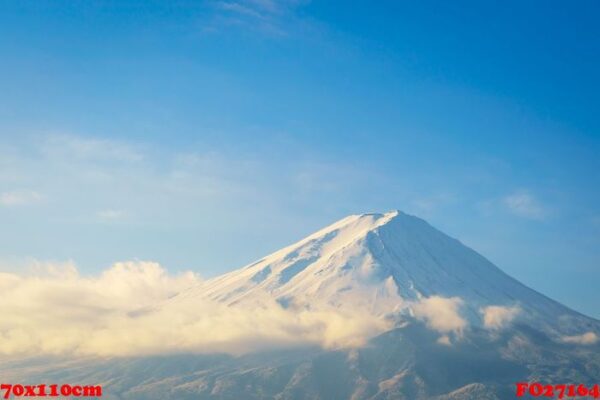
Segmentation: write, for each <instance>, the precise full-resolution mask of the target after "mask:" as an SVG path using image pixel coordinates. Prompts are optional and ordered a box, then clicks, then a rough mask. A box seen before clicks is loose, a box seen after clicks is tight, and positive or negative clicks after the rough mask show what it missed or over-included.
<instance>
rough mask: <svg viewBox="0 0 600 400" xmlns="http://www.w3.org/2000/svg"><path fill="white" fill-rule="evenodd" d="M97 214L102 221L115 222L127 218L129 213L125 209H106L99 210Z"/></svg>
mask: <svg viewBox="0 0 600 400" xmlns="http://www.w3.org/2000/svg"><path fill="white" fill-rule="evenodd" d="M97 216H98V218H99V219H100V220H102V221H106V222H114V221H119V220H122V219H123V218H125V217H126V216H127V213H126V212H125V211H123V210H113V209H106V210H101V211H98V213H97Z"/></svg>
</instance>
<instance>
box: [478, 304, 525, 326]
mask: <svg viewBox="0 0 600 400" xmlns="http://www.w3.org/2000/svg"><path fill="white" fill-rule="evenodd" d="M480 312H481V314H482V315H483V326H484V327H486V328H487V329H494V330H495V329H502V328H504V327H505V326H507V325H508V324H510V323H511V322H512V321H513V320H514V319H515V317H516V316H517V315H518V314H519V313H520V312H521V309H520V308H519V307H518V306H512V307H504V306H488V307H484V308H482V309H481V310H480Z"/></svg>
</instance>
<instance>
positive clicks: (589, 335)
mask: <svg viewBox="0 0 600 400" xmlns="http://www.w3.org/2000/svg"><path fill="white" fill-rule="evenodd" d="M598 340H600V339H599V338H598V335H596V334H595V333H594V332H586V333H584V334H581V335H573V336H563V337H562V341H563V342H565V343H571V344H581V345H592V344H595V343H597V342H598Z"/></svg>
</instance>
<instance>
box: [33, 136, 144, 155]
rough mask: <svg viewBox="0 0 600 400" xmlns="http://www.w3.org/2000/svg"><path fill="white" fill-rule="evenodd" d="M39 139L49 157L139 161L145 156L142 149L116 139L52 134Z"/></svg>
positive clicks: (44, 152)
mask: <svg viewBox="0 0 600 400" xmlns="http://www.w3.org/2000/svg"><path fill="white" fill-rule="evenodd" d="M38 140H39V143H40V144H39V148H40V150H41V151H42V153H43V154H45V155H46V156H48V157H54V158H56V157H60V158H66V159H78V160H87V161H120V162H137V161H141V160H143V158H144V155H143V152H142V151H141V149H139V148H137V147H136V146H134V145H133V144H130V143H126V142H123V141H119V140H114V139H99V138H95V137H84V136H76V135H66V134H50V135H44V136H41V137H39V138H38Z"/></svg>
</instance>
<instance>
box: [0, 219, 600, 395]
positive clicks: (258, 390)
mask: <svg viewBox="0 0 600 400" xmlns="http://www.w3.org/2000/svg"><path fill="white" fill-rule="evenodd" d="M206 302H209V303H210V304H215V305H218V306H219V307H223V310H228V309H234V310H242V312H244V313H246V314H248V315H251V316H253V315H258V312H257V310H265V309H272V308H273V307H274V305H275V307H276V308H277V309H279V310H281V313H279V312H278V313H277V314H275V315H276V317H277V318H280V317H281V318H283V316H287V315H292V316H305V315H313V314H315V315H319V316H323V315H324V316H325V317H324V318H325V321H323V320H322V319H318V320H316V322H314V321H312V320H311V325H309V326H311V327H313V326H316V327H320V328H323V326H325V328H323V329H325V330H326V331H327V333H328V334H330V335H329V336H328V337H330V336H331V332H330V331H329V330H327V329H329V328H330V327H327V319H328V318H336V317H337V316H338V315H345V316H356V315H362V316H368V317H369V318H372V319H374V320H376V321H384V322H385V324H384V325H381V324H379V325H377V329H371V330H367V331H366V332H368V333H369V334H368V335H367V336H366V338H365V340H364V341H362V342H361V341H354V342H353V341H349V342H348V341H347V340H346V339H348V337H350V339H352V338H355V337H357V336H359V335H362V334H363V333H364V332H363V331H362V330H356V331H354V330H352V329H353V327H354V325H356V324H358V323H357V322H356V320H353V319H352V320H344V319H342V320H341V321H342V322H340V323H338V325H339V326H337V327H336V329H337V331H335V332H334V333H336V334H338V333H339V332H338V331H343V332H349V333H348V334H347V335H346V336H341V337H342V339H344V340H346V341H339V340H338V341H336V340H329V341H328V342H327V341H326V342H324V343H322V342H320V341H319V340H314V341H310V340H309V341H307V342H306V343H303V344H298V343H294V344H293V345H290V346H288V347H286V346H281V345H278V346H274V348H272V349H268V348H265V347H264V346H263V347H261V350H260V351H255V352H242V353H240V354H238V355H228V354H193V353H190V354H177V355H156V356H145V357H141V356H138V357H103V358H100V357H92V358H89V357H88V358H77V357H64V356H63V357H52V358H50V359H48V358H36V359H26V360H11V361H7V362H0V375H1V376H3V377H4V379H6V380H12V381H15V382H16V381H22V382H32V383H40V382H50V381H52V382H54V381H64V382H75V383H78V382H82V383H96V384H98V383H101V384H103V385H104V387H105V393H106V394H105V396H104V397H105V398H108V399H111V398H114V399H280V400H284V399H290V400H291V399H353V400H359V399H371V400H377V399H411V400H419V399H434V400H451V399H452V400H460V399H463V400H467V399H512V398H515V383H516V382H521V381H541V382H544V383H553V384H559V383H574V384H587V385H592V384H595V383H598V382H599V381H600V344H599V343H598V337H599V336H600V322H599V321H597V320H594V319H592V318H589V317H586V316H584V315H581V314H579V313H577V312H575V311H573V310H570V309H569V308H567V307H565V306H563V305H561V304H559V303H557V302H555V301H553V300H551V299H549V298H547V297H545V296H543V295H542V294H540V293H537V292H536V291H534V290H532V289H530V288H528V287H526V286H524V285H523V284H521V283H519V282H518V281H516V280H515V279H513V278H511V277H510V276H508V275H507V274H505V273H504V272H502V271H501V270H500V269H499V268H497V267H496V266H494V265H493V264H492V263H491V262H489V261H488V260H486V259H485V258H484V257H482V256H481V255H479V254H478V253H476V252H475V251H473V250H471V249H470V248H468V247H466V246H465V245H463V244H462V243H460V242H459V241H458V240H456V239H453V238H451V237H449V236H447V235H445V234H444V233H442V232H440V231H438V230H437V229H435V228H433V227H432V226H430V225H429V224H428V223H427V222H425V221H423V220H422V219H419V218H417V217H414V216H410V215H407V214H404V213H402V212H399V211H393V212H389V213H385V214H362V215H352V216H349V217H347V218H344V219H342V220H340V221H338V222H336V223H334V224H332V225H330V226H328V227H326V228H324V229H322V230H320V231H318V232H316V233H314V234H312V235H310V236H308V237H307V238H305V239H303V240H301V241H299V242H297V243H295V244H293V245H290V246H288V247H286V248H284V249H281V250H279V251H277V252H275V253H273V254H270V255H268V256H266V257H264V258H262V259H261V260H258V261H256V262H254V263H252V264H250V265H248V266H245V267H243V268H241V269H238V270H235V271H233V272H230V273H227V274H225V275H222V276H220V277H217V278H214V279H210V280H207V281H204V282H202V283H200V284H198V285H197V286H193V287H190V288H188V289H186V290H184V291H181V292H180V293H178V294H177V295H175V296H172V297H171V298H170V299H168V300H167V301H164V302H161V303H160V304H157V305H156V306H155V310H160V311H161V312H166V313H167V314H169V313H172V315H174V316H175V315H177V314H176V310H178V309H179V307H180V306H181V304H192V305H193V304H201V303H203V304H204V303H206ZM144 312H145V313H146V312H153V311H152V310H150V311H148V310H144ZM198 312H201V311H198ZM174 318H175V317H174ZM298 318H299V319H302V318H304V317H298ZM256 321H257V322H256V323H257V324H260V323H261V321H262V320H261V319H259V318H258V317H257V320H256ZM348 321H349V322H348ZM369 321H370V322H372V320H369ZM334 325H335V324H334ZM234 328H235V327H234ZM234 328H232V329H234ZM287 330H288V331H291V332H292V333H291V335H292V336H294V335H301V334H304V331H302V329H301V328H300V327H299V326H298V325H293V326H292V327H290V328H288V329H287ZM287 333H288V334H289V332H287ZM334 336H335V337H336V338H337V337H338V336H339V335H337V336H336V335H334ZM348 343H350V344H348ZM267 347H268V346H267Z"/></svg>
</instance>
